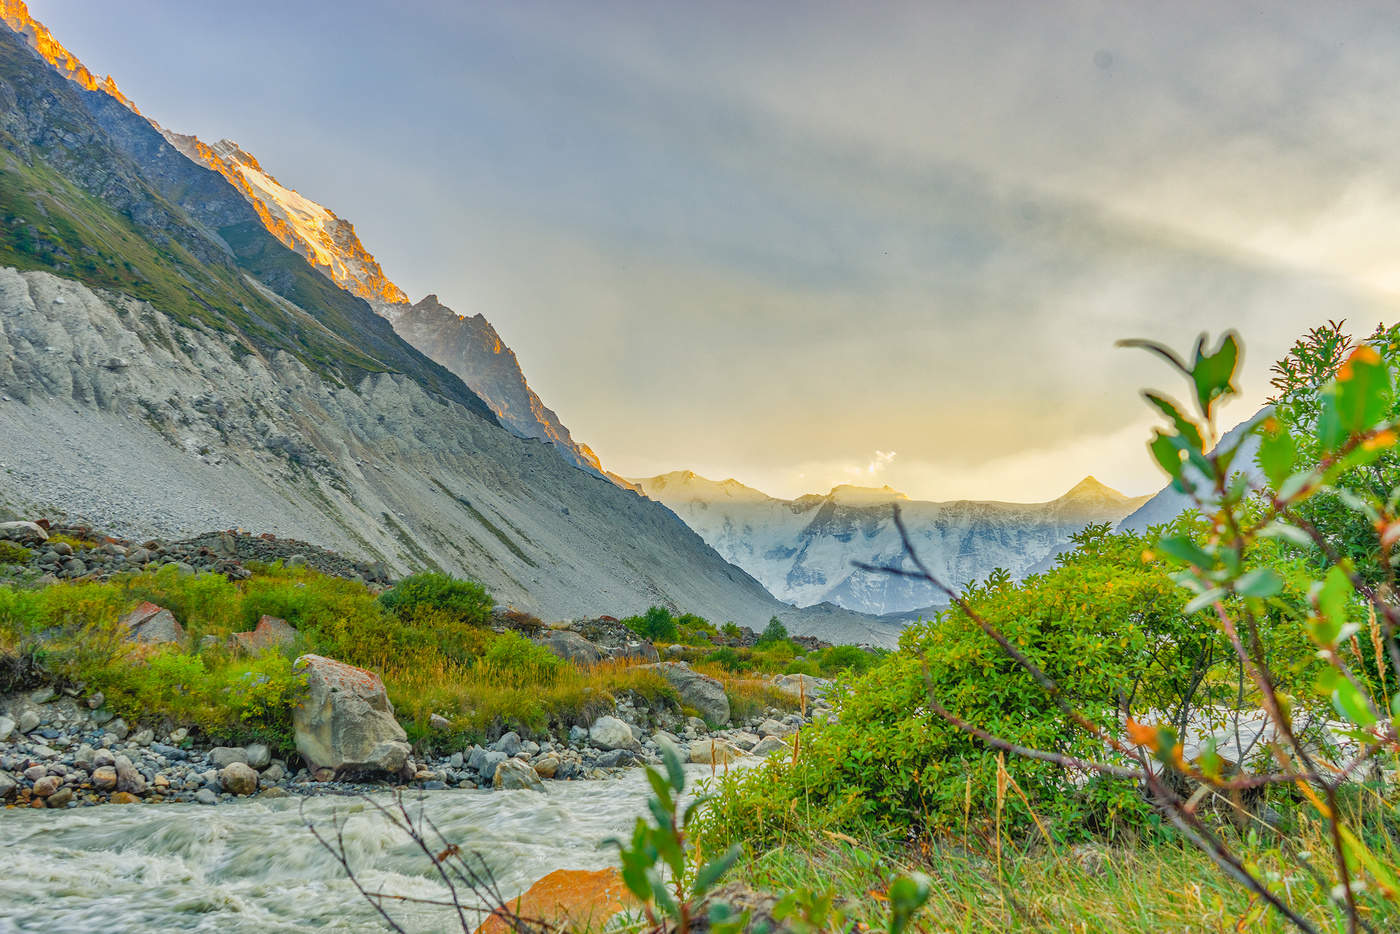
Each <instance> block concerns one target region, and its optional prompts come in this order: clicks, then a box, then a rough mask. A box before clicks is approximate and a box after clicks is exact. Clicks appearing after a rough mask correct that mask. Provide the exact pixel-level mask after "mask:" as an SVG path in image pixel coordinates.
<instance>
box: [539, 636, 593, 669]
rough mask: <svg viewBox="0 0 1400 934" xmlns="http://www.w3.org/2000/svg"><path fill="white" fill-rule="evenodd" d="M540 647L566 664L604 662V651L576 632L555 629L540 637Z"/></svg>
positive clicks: (585, 664)
mask: <svg viewBox="0 0 1400 934" xmlns="http://www.w3.org/2000/svg"><path fill="white" fill-rule="evenodd" d="M539 641H540V645H542V646H544V647H545V648H547V649H549V650H550V651H551V652H553V653H554V654H555V655H558V656H559V657H560V658H562V659H564V661H566V662H573V663H574V664H575V665H581V666H585V667H586V666H588V665H596V664H598V662H600V661H602V660H603V650H602V649H600V648H598V646H596V645H594V644H593V643H592V642H589V641H588V640H587V639H585V638H584V637H583V636H581V635H579V634H578V633H576V632H570V631H569V630H567V629H555V630H551V631H550V632H547V633H545V634H544V635H543V636H541V637H540V640H539Z"/></svg>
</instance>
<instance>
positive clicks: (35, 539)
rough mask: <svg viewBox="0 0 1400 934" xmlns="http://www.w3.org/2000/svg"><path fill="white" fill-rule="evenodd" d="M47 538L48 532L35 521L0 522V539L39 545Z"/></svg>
mask: <svg viewBox="0 0 1400 934" xmlns="http://www.w3.org/2000/svg"><path fill="white" fill-rule="evenodd" d="M48 540H49V533H48V532H45V531H44V527H43V526H42V525H39V524H38V523H36V522H0V541H7V542H19V543H20V544H21V545H40V544H43V543H44V542H46V541H48Z"/></svg>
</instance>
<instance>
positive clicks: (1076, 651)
mask: <svg viewBox="0 0 1400 934" xmlns="http://www.w3.org/2000/svg"><path fill="white" fill-rule="evenodd" d="M1080 544H1081V551H1080V552H1079V553H1077V554H1075V555H1072V556H1070V557H1068V558H1067V559H1066V560H1065V562H1064V563H1063V564H1062V565H1061V566H1060V567H1059V568H1056V569H1055V570H1053V571H1051V572H1049V573H1047V574H1044V575H1040V576H1037V577H1032V578H1030V579H1028V580H1027V581H1026V582H1025V583H1024V584H1022V585H1019V586H1017V585H1013V584H1011V583H1010V582H1009V580H1008V579H1007V578H1006V577H1005V576H1004V575H998V576H996V577H994V578H993V579H991V580H990V581H988V582H987V583H985V584H983V585H982V586H980V587H976V588H973V589H972V590H971V591H970V593H969V598H970V601H971V602H972V604H973V605H974V606H976V607H977V608H978V610H979V611H980V612H982V613H984V614H986V615H987V616H988V617H990V618H991V619H992V620H993V622H994V624H995V625H997V626H999V627H1000V628H1001V629H1002V631H1003V632H1005V633H1007V634H1008V637H1009V638H1011V639H1013V640H1014V642H1015V644H1016V645H1017V646H1018V648H1020V649H1021V650H1022V651H1024V652H1026V653H1027V654H1028V655H1030V656H1031V657H1032V658H1033V659H1034V660H1035V661H1036V662H1037V663H1038V664H1040V665H1041V666H1042V667H1043V668H1044V669H1045V670H1046V671H1048V672H1049V673H1050V675H1051V676H1052V677H1054V678H1056V679H1057V680H1059V682H1060V684H1061V686H1062V688H1063V689H1064V690H1065V692H1066V698H1067V699H1068V700H1069V701H1070V702H1071V703H1074V704H1077V705H1079V706H1080V707H1081V708H1082V709H1084V710H1086V711H1087V712H1089V713H1090V715H1096V716H1104V717H1106V718H1107V719H1108V720H1109V721H1110V722H1111V720H1112V718H1113V715H1114V710H1115V705H1116V703H1117V695H1118V691H1119V690H1120V689H1121V688H1123V687H1124V686H1125V685H1127V686H1131V685H1133V684H1134V683H1136V682H1143V683H1144V686H1145V688H1146V690H1148V691H1149V692H1151V693H1154V694H1155V695H1157V697H1156V700H1157V701H1158V702H1160V703H1162V704H1163V705H1166V704H1167V702H1168V698H1167V696H1166V695H1167V694H1169V693H1170V690H1171V687H1172V686H1174V685H1177V684H1179V683H1181V681H1180V680H1179V679H1180V678H1183V677H1185V675H1186V673H1188V672H1189V670H1190V664H1191V661H1192V659H1193V658H1194V657H1195V656H1194V655H1190V654H1189V653H1187V652H1181V653H1176V654H1172V653H1159V655H1170V656H1171V657H1170V658H1162V659H1161V664H1160V665H1156V666H1155V667H1154V665H1155V663H1154V662H1152V661H1150V659H1151V658H1152V657H1153V656H1152V655H1151V653H1150V652H1149V651H1148V647H1149V646H1154V647H1156V646H1159V645H1160V644H1162V643H1163V642H1165V641H1173V642H1177V641H1185V642H1187V643H1191V644H1197V645H1198V644H1199V642H1198V641H1197V642H1195V643H1192V640H1199V639H1201V638H1204V637H1205V635H1204V634H1207V633H1209V632H1210V631H1211V630H1210V629H1209V626H1208V625H1204V624H1203V625H1197V624H1196V623H1195V622H1193V621H1191V620H1188V619H1186V618H1184V617H1183V616H1182V615H1181V610H1182V606H1183V604H1184V603H1185V597H1184V596H1182V595H1181V594H1180V593H1179V591H1178V588H1176V587H1175V586H1174V585H1173V584H1172V582H1171V581H1170V580H1168V579H1167V578H1166V576H1165V575H1164V574H1163V573H1162V570H1161V568H1160V566H1157V565H1155V564H1154V563H1152V562H1145V561H1144V553H1145V552H1147V550H1148V549H1147V548H1146V544H1147V543H1146V542H1145V541H1144V540H1143V539H1141V538H1140V537H1138V536H1133V535H1123V536H1114V535H1110V534H1108V532H1107V529H1106V528H1102V529H1099V530H1098V532H1097V533H1096V535H1095V536H1092V537H1085V538H1083V539H1082V541H1081V543H1080ZM843 654H844V653H843ZM925 664H927V666H928V667H927V670H928V675H929V678H930V679H931V682H932V684H933V685H934V688H935V690H936V696H937V698H938V699H939V701H940V702H941V703H942V704H943V705H944V706H945V707H946V708H947V709H948V710H950V711H951V712H953V713H954V714H956V715H957V716H960V717H962V718H964V719H966V720H969V721H972V722H975V723H979V724H984V725H986V728H987V729H989V730H991V731H992V732H993V733H995V734H997V735H999V736H1003V737H1005V738H1006V739H1009V740H1011V741H1012V742H1016V743H1021V744H1024V745H1028V746H1033V747H1036V748H1042V749H1055V750H1058V751H1061V752H1064V753H1067V754H1074V753H1076V752H1078V753H1083V754H1099V753H1100V752H1101V750H1100V748H1099V746H1098V744H1097V743H1096V742H1095V741H1094V740H1093V739H1092V738H1089V737H1086V736H1084V735H1082V734H1080V733H1079V732H1077V731H1076V730H1073V729H1070V728H1067V727H1066V726H1065V725H1064V724H1063V722H1062V718H1061V717H1060V715H1059V711H1058V710H1056V709H1055V708H1054V707H1053V705H1051V704H1048V703H1047V702H1046V700H1045V697H1044V694H1043V692H1042V691H1041V690H1040V689H1039V687H1038V686H1037V685H1036V684H1035V683H1034V682H1033V681H1032V680H1031V679H1030V678H1029V677H1027V676H1026V675H1025V674H1024V673H1023V672H1021V671H1020V670H1019V669H1017V668H1015V667H1014V665H1012V664H1011V663H1010V662H1009V661H1008V660H1007V659H1006V658H1005V656H1004V655H1002V653H1001V652H1000V650H999V649H998V647H997V646H996V644H995V643H994V642H992V640H990V639H988V638H987V636H986V635H985V634H984V633H983V632H982V630H981V629H980V628H979V627H978V626H977V625H975V624H974V623H973V621H972V620H970V619H968V618H967V617H966V616H965V615H964V614H962V613H961V612H960V611H952V612H945V613H943V614H940V615H939V616H938V617H937V618H936V619H934V620H933V621H930V622H926V623H921V624H917V625H915V626H913V627H911V628H910V629H909V630H907V631H906V632H905V633H904V635H903V637H902V639H901V644H900V650H899V651H898V652H897V653H895V654H892V655H890V656H888V657H887V658H885V659H883V660H882V661H880V662H878V663H876V664H875V665H874V667H872V668H871V669H870V671H868V672H867V673H866V674H864V675H862V676H860V677H859V678H858V679H857V680H855V681H854V682H853V684H852V686H851V688H850V690H849V692H848V693H847V695H846V697H845V699H844V702H843V707H842V714H841V718H840V720H839V721H837V722H833V723H827V724H816V725H813V726H812V727H811V728H808V729H807V730H805V731H804V734H803V753H802V755H801V757H800V758H799V759H798V761H797V763H796V764H795V765H793V764H791V762H790V761H789V760H786V759H783V760H781V761H778V760H770V761H769V762H768V763H767V764H765V765H764V766H762V767H761V768H759V769H755V770H752V771H751V772H746V773H744V774H742V775H733V776H731V777H730V778H729V779H728V780H727V782H726V783H725V787H724V789H723V794H721V795H719V796H717V797H716V799H715V801H714V803H713V804H712V805H711V810H710V812H709V813H710V818H709V820H708V821H707V824H706V827H707V833H708V834H709V835H710V837H711V838H712V841H713V842H717V843H718V842H725V841H729V840H732V839H736V838H739V837H748V838H750V839H751V840H752V841H753V842H755V843H759V842H773V841H776V840H777V839H779V838H780V837H781V836H782V835H783V834H785V833H788V832H791V831H794V830H799V829H802V828H801V827H799V825H804V826H805V828H806V829H808V830H811V829H820V828H822V827H827V826H829V827H831V828H833V829H839V828H841V827H846V828H847V829H848V830H849V829H851V828H854V827H870V828H874V830H875V832H893V833H899V834H903V833H908V832H911V831H914V832H921V831H925V830H939V829H942V830H950V829H953V828H955V827H959V826H961V824H962V821H963V819H964V807H965V804H968V803H969V802H970V811H971V814H972V819H973V820H981V819H982V818H984V817H985V816H986V815H988V814H990V813H991V811H992V806H993V801H994V799H995V790H996V785H997V782H996V773H995V768H996V756H995V755H991V754H989V753H988V752H987V750H986V748H985V747H984V746H983V745H982V743H981V742H980V741H978V740H976V739H972V738H970V737H969V736H968V735H967V734H965V733H963V732H962V731H960V730H958V729H956V728H955V727H953V726H951V725H950V724H949V723H947V722H946V721H945V720H943V719H942V718H941V717H939V716H938V715H937V714H936V713H934V712H933V711H932V710H931V709H930V706H929V703H928V688H927V682H926V681H925ZM1147 682H1151V686H1147ZM1151 704H1152V700H1150V699H1147V698H1143V697H1142V696H1141V695H1140V696H1139V698H1138V706H1139V707H1142V706H1151ZM1007 768H1008V770H1009V771H1010V773H1011V775H1012V776H1013V777H1014V778H1015V780H1016V782H1017V783H1018V784H1019V785H1020V787H1021V788H1022V789H1024V790H1025V792H1026V793H1027V794H1028V795H1029V796H1030V799H1031V801H1032V802H1033V803H1034V805H1035V806H1036V807H1037V809H1038V812H1039V814H1040V816H1041V818H1042V819H1046V818H1048V819H1050V820H1051V821H1052V822H1053V823H1054V824H1055V826H1056V828H1057V829H1058V830H1059V831H1060V832H1061V833H1064V834H1065V835H1067V836H1075V835H1084V834H1087V833H1089V832H1090V831H1091V829H1094V828H1100V829H1101V828H1104V827H1106V826H1110V825H1114V824H1116V823H1117V822H1118V821H1120V820H1122V819H1123V818H1125V817H1131V819H1132V820H1133V821H1137V820H1139V819H1141V818H1142V817H1143V816H1144V813H1145V808H1144V806H1143V804H1142V803H1141V801H1140V800H1139V799H1138V798H1137V797H1136V796H1135V795H1134V794H1132V793H1131V792H1130V791H1124V790H1122V789H1115V790H1114V791H1113V792H1111V793H1106V792H1101V791H1100V788H1099V786H1097V785H1089V786H1084V787H1079V786H1076V784H1075V783H1074V782H1073V781H1071V780H1070V779H1069V778H1067V776H1066V774H1065V773H1064V771H1063V770H1061V769H1060V768H1059V767H1058V766H1055V765H1051V764H1049V763H1046V762H1042V761H1038V760H1019V759H1018V760H1015V761H1009V762H1008V763H1007ZM1104 795H1107V797H1104ZM794 799H797V800H801V801H803V802H804V807H803V809H802V811H803V816H801V817H800V818H799V817H798V816H796V815H794V814H792V813H791V812H790V810H789V809H788V808H787V806H786V804H787V802H789V801H791V800H794ZM1007 807H1008V811H1007V814H1006V817H1007V819H1008V820H1009V821H1011V822H1013V823H1014V822H1027V823H1028V822H1029V814H1028V813H1027V812H1026V811H1025V809H1024V807H1023V806H1021V805H1020V804H1019V802H1013V803H1010V804H1008V805H1007ZM809 820H810V822H811V823H810V824H809V823H808V821H809Z"/></svg>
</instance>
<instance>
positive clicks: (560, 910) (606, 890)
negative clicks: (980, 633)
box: [476, 868, 776, 934]
mask: <svg viewBox="0 0 1400 934" xmlns="http://www.w3.org/2000/svg"><path fill="white" fill-rule="evenodd" d="M634 904H635V899H633V897H632V895H631V894H630V893H629V892H628V891H627V886H626V885H625V884H623V881H622V876H621V875H619V873H618V871H617V870H616V869H611V868H610V869H599V870H596V871H593V870H587V869H556V870H554V871H553V872H551V873H550V874H549V875H547V876H545V877H544V878H542V879H540V880H539V881H538V882H536V883H535V884H534V885H532V886H530V888H529V890H528V891H526V892H525V894H524V895H521V896H520V897H519V898H517V899H515V900H514V901H510V902H506V903H505V905H503V906H502V908H503V910H501V911H496V912H494V913H492V914H490V915H488V916H487V918H486V920H485V921H483V922H482V923H481V927H479V928H477V930H476V934H514V932H515V931H516V930H517V929H518V928H517V926H516V925H515V924H513V923H512V922H511V920H510V919H512V918H514V917H516V916H517V915H524V916H527V917H529V918H530V919H531V921H530V926H531V927H536V928H537V929H539V930H550V931H603V930H607V929H608V927H609V925H608V921H609V920H610V919H611V918H613V917H614V916H615V915H617V914H619V913H621V912H622V911H624V910H626V909H627V908H628V907H629V906H632V905H634ZM775 929H776V928H775Z"/></svg>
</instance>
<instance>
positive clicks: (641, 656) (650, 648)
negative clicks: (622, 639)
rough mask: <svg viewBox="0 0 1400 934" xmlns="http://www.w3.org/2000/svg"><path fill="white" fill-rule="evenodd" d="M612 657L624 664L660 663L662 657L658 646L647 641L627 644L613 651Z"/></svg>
mask: <svg viewBox="0 0 1400 934" xmlns="http://www.w3.org/2000/svg"><path fill="white" fill-rule="evenodd" d="M612 657H613V658H615V659H617V660H618V661H623V662H644V663H646V662H659V661H660V660H661V655H660V654H659V653H658V652H657V651H656V646H654V645H652V644H651V643H650V642H647V641H645V640H643V641H640V642H626V643H623V644H622V645H619V646H618V647H617V648H615V649H613V650H612Z"/></svg>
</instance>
